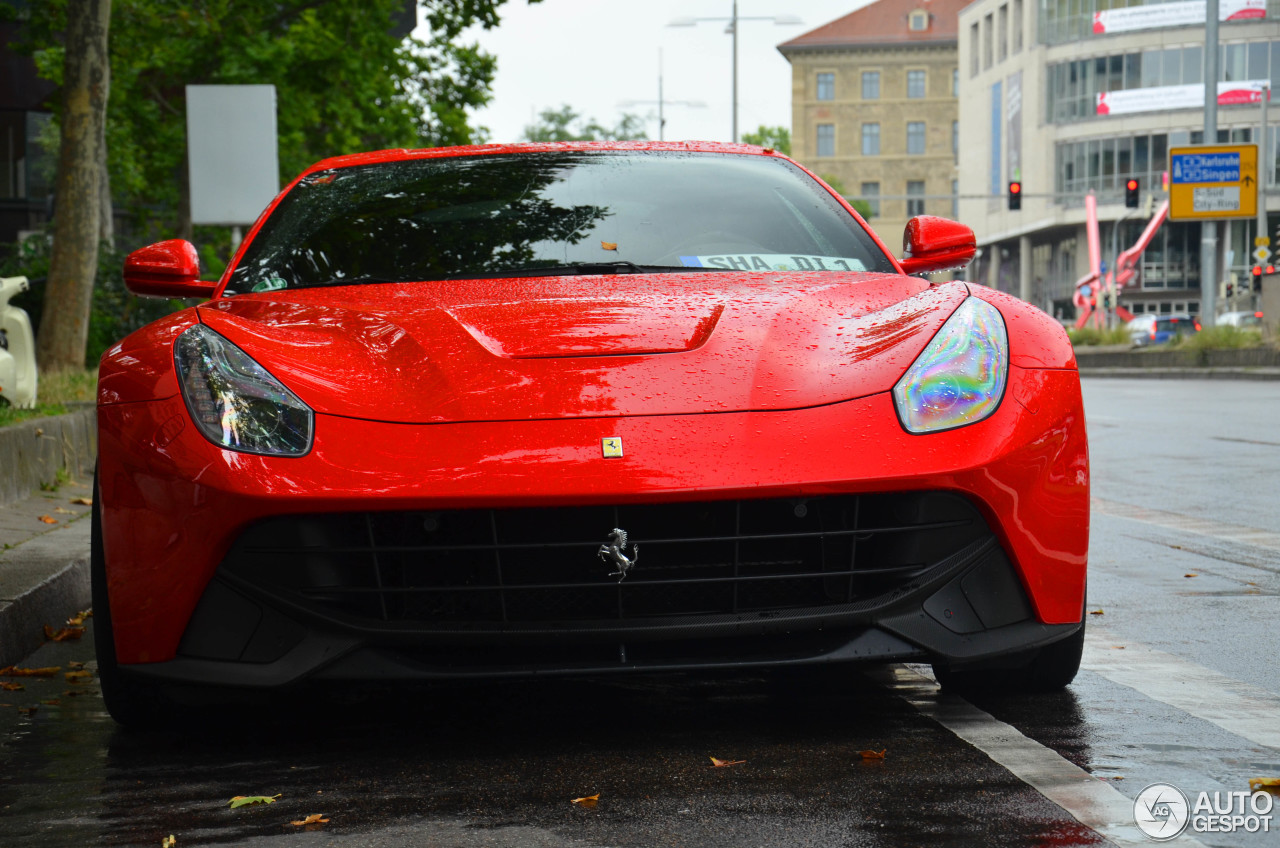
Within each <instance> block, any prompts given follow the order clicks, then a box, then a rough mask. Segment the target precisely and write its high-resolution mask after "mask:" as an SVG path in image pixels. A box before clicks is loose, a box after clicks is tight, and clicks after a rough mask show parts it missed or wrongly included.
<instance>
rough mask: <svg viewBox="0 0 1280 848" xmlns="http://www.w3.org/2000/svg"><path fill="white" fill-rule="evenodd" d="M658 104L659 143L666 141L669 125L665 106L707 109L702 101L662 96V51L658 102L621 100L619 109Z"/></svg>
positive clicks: (659, 62)
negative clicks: (666, 128) (666, 130)
mask: <svg viewBox="0 0 1280 848" xmlns="http://www.w3.org/2000/svg"><path fill="white" fill-rule="evenodd" d="M654 103H657V104H658V141H665V140H666V139H665V137H664V136H663V129H664V128H665V127H666V125H667V119H666V118H665V117H664V116H663V111H662V110H663V106H664V105H665V104H667V103H670V104H671V105H672V106H692V107H694V108H697V109H704V108H706V105H707V104H705V103H703V102H702V101H701V100H667V99H666V97H664V96H663V94H662V51H661V50H659V51H658V99H657V100H620V101H618V107H619V108H621V109H626V108H627V107H630V106H652V105H653V104H654Z"/></svg>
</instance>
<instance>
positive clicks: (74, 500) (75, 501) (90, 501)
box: [71, 498, 173, 839]
mask: <svg viewBox="0 0 1280 848" xmlns="http://www.w3.org/2000/svg"><path fill="white" fill-rule="evenodd" d="M71 502H72V503H73V504H80V506H93V498H72V499H71ZM169 838H170V839H172V838H173V837H172V836H170V837H169Z"/></svg>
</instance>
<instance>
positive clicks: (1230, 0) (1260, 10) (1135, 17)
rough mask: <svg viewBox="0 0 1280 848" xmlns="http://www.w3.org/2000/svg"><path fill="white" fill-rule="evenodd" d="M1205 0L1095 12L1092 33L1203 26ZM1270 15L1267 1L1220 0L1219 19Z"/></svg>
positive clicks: (1259, 17) (1236, 19) (1104, 33)
mask: <svg viewBox="0 0 1280 848" xmlns="http://www.w3.org/2000/svg"><path fill="white" fill-rule="evenodd" d="M1205 11H1206V10H1205V2H1204V0H1187V2H1184V3H1158V4H1156V5H1152V6H1129V7H1127V8H1124V9H1107V10H1105V11H1101V12H1094V13H1093V34H1094V35H1110V34H1113V33H1117V32H1133V31H1134V30H1139V29H1161V28H1163V27H1176V26H1204V20H1205ZM1266 16H1267V0H1218V20H1220V21H1248V20H1259V19H1262V18H1265V17H1266Z"/></svg>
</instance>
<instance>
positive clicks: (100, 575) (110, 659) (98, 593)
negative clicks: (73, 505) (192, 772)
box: [89, 476, 171, 729]
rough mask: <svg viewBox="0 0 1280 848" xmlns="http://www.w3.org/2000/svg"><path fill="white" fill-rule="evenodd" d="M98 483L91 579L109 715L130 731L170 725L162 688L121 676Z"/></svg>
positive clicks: (95, 632) (101, 682)
mask: <svg viewBox="0 0 1280 848" xmlns="http://www.w3.org/2000/svg"><path fill="white" fill-rule="evenodd" d="M101 500H102V499H101V497H100V495H99V493H98V480H97V477H96V476H95V477H94V481H93V512H92V517H91V519H90V521H91V527H90V531H89V538H90V541H89V576H90V581H91V584H92V593H93V641H94V649H95V652H96V653H97V657H98V683H99V685H100V686H101V687H102V700H103V702H104V703H105V704H106V706H107V712H108V713H110V714H111V717H112V718H113V719H115V720H116V722H118V723H119V724H121V725H123V726H124V727H126V728H129V729H140V728H146V727H155V726H157V725H162V724H165V723H166V719H167V717H168V716H169V715H171V713H170V712H168V711H167V710H166V709H165V706H166V704H167V701H166V699H165V698H164V694H163V693H162V692H161V691H160V690H159V687H157V686H154V685H150V684H148V683H146V682H144V681H138V680H134V679H132V678H130V677H128V676H127V675H124V674H121V672H120V664H119V663H118V662H117V661H116V643H115V633H114V631H113V629H112V627H111V604H110V601H109V599H108V598H107V564H106V557H105V555H104V552H103V547H102V506H101Z"/></svg>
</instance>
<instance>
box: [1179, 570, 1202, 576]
mask: <svg viewBox="0 0 1280 848" xmlns="http://www.w3.org/2000/svg"><path fill="white" fill-rule="evenodd" d="M1182 576H1183V577H1199V576H1200V575H1199V574H1196V573H1195V572H1194V571H1191V572H1188V573H1187V574H1184V575H1182Z"/></svg>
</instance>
